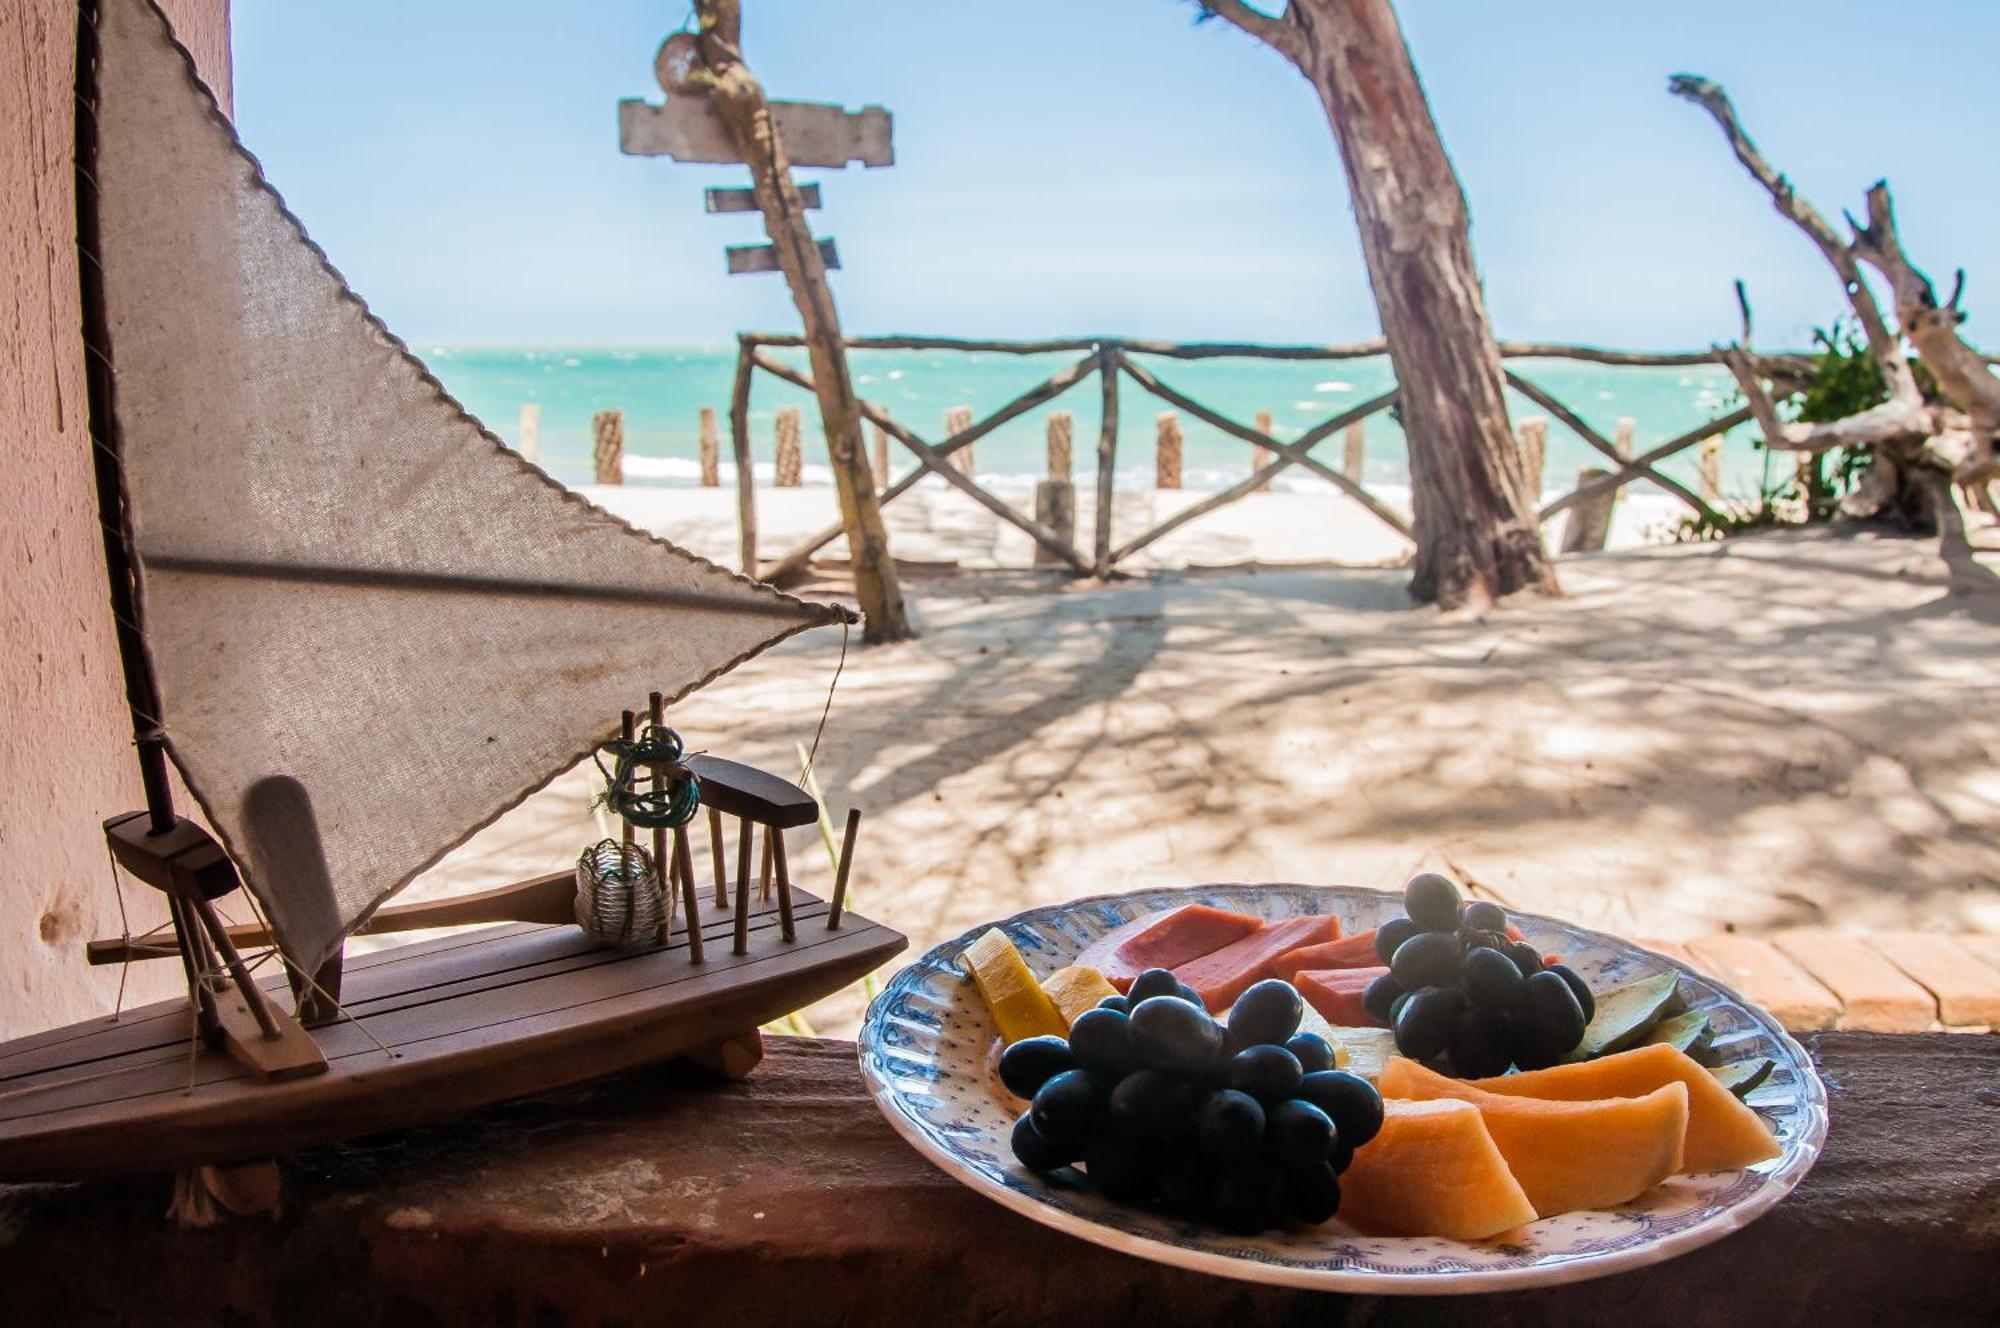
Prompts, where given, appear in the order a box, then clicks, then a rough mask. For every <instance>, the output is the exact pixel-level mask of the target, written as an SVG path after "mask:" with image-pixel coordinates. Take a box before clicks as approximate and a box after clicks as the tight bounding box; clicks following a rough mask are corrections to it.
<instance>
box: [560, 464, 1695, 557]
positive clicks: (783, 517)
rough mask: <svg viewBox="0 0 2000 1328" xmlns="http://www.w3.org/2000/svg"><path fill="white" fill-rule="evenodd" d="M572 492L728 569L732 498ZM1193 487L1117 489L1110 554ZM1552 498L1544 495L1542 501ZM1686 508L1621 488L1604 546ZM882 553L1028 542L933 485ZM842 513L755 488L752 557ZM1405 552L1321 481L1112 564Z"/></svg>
mask: <svg viewBox="0 0 2000 1328" xmlns="http://www.w3.org/2000/svg"><path fill="white" fill-rule="evenodd" d="M980 483H981V484H982V485H984V486H985V487H986V488H987V489H989V490H991V491H992V492H993V494H994V495H995V496H997V497H999V498H1000V499H1002V500H1003V501H1005V502H1007V503H1009V504H1010V505H1012V506H1013V507H1015V508H1016V509H1018V510H1020V511H1024V512H1033V511H1034V509H1035V494H1034V486H1032V485H1030V484H1025V483H1018V482H1009V481H1008V480H1005V479H1000V478H994V477H988V476H982V477H981V478H980ZM579 492H581V493H583V494H585V495H586V496H587V497H589V499H590V500H591V501H592V502H594V503H597V504H599V505H601V506H603V507H606V508H608V509H610V510H611V511H613V512H616V513H617V514H618V515H619V516H621V517H624V518H625V519H626V520H627V521H630V522H632V523H633V524H634V525H638V526H643V527H645V528H646V529H648V530H652V531H655V532H657V533H659V534H661V535H664V536H666V537H667V538H668V539H671V540H673V541H674V542H675V543H677V544H679V545H681V546H682V547H683V548H687V549H692V550H693V551H694V552H696V553H699V554H701V555H702V556H703V557H705V558H712V559H714V560H715V561H717V562H720V563H724V564H726V565H728V566H730V567H735V566H737V565H738V551H737V535H736V530H737V523H736V491H735V490H734V489H733V488H732V489H696V488H668V487H664V486H652V487H648V486H642V485H625V486H598V487H592V488H584V489H581V490H579ZM1370 492H1372V493H1374V494H1375V496H1376V497H1377V498H1378V499H1380V500H1381V501H1382V502H1383V503H1384V504H1386V505H1387V506H1388V507H1390V508H1391V509H1393V510H1395V511H1396V512H1398V513H1400V514H1401V515H1402V516H1403V517H1405V518H1406V519H1407V518H1408V516H1409V514H1410V505H1409V494H1408V491H1407V490H1406V489H1399V488H1397V487H1395V486H1392V485H1376V486H1373V487H1372V488H1371V490H1370ZM1208 496H1209V495H1208V493H1206V492H1200V491H1196V490H1192V489H1178V490H1159V489H1151V488H1136V487H1129V486H1128V487H1123V488H1121V489H1120V490H1119V492H1118V495H1117V500H1116V502H1115V504H1114V505H1113V508H1112V520H1111V535H1112V544H1113V547H1114V548H1116V547H1120V546H1122V545H1123V544H1124V543H1125V542H1126V541H1127V540H1130V539H1133V538H1136V537H1137V536H1139V535H1141V534H1144V533H1145V532H1147V531H1149V530H1151V529H1152V528H1153V527H1154V526H1155V525H1157V524H1158V523H1159V522H1161V521H1164V520H1166V519H1167V518H1168V517H1170V516H1173V515H1175V514H1176V513H1178V512H1181V511H1183V510H1185V509H1186V508H1189V507H1192V506H1194V505H1195V504H1196V503H1198V502H1200V501H1202V500H1203V499H1204V498H1207V497H1208ZM1557 496H1558V495H1557V494H1556V493H1554V492H1550V493H1548V494H1546V495H1544V498H1543V501H1545V502H1546V501H1549V500H1551V499H1554V498H1555V497H1557ZM1684 510H1685V509H1683V508H1681V507H1680V505H1679V504H1678V503H1677V502H1676V501H1675V500H1674V499H1672V498H1670V497H1668V496H1667V495H1666V494H1664V493H1653V492H1650V491H1647V490H1644V489H1631V490H1628V491H1627V492H1626V494H1625V495H1624V496H1623V497H1622V498H1621V499H1620V501H1619V504H1618V507H1617V509H1616V512H1615V514H1614V516H1613V520H1612V528H1611V535H1610V538H1609V540H1608V541H1607V543H1608V546H1609V547H1610V548H1613V549H1621V548H1634V547H1638V546H1640V545H1642V544H1645V543H1646V542H1648V540H1649V538H1651V539H1654V540H1657V538H1658V534H1659V532H1660V531H1662V530H1663V529H1664V528H1666V527H1668V526H1670V525H1672V524H1673V523H1674V522H1675V521H1676V520H1677V519H1678V518H1679V517H1680V515H1681V513H1682V512H1683V511H1684ZM1095 511H1096V507H1095V497H1094V494H1093V493H1092V492H1091V491H1090V487H1089V486H1088V485H1087V484H1085V485H1079V486H1078V491H1077V513H1076V530H1077V538H1076V540H1075V541H1074V542H1075V543H1076V545H1077V547H1078V548H1080V549H1082V550H1083V551H1084V553H1085V554H1086V555H1088V554H1089V552H1090V549H1091V532H1092V530H1093V529H1094V523H1095V521H1096V515H1095ZM882 513H883V517H884V519H885V520H886V521H887V523H888V526H889V543H890V547H891V548H893V549H894V550H895V551H896V556H897V557H898V558H899V559H903V560H906V561H912V562H935V563H957V564H958V565H959V566H961V567H966V568H975V569H992V568H1022V567H1029V566H1032V565H1033V560H1034V550H1035V542H1034V541H1033V540H1032V539H1030V538H1029V537H1028V536H1027V535H1025V534H1023V533H1022V532H1021V531H1020V530H1018V529H1016V528H1015V527H1014V526H1011V525H1009V524H1007V523H1006V522H1004V521H1002V520H1001V519H1000V518H999V517H997V516H995V515H993V513H991V512H989V511H987V510H986V509H985V508H983V507H981V506H980V505H979V504H978V503H976V502H974V501H973V500H972V499H970V498H968V497H966V496H965V495H964V494H962V493H960V492H958V491H957V490H956V489H952V488H948V487H946V486H945V485H943V484H942V483H940V482H939V481H937V480H936V479H934V478H933V479H929V480H926V481H925V482H924V483H923V484H920V485H918V486H916V487H915V488H912V489H910V490H909V491H908V492H906V493H904V494H902V495H901V496H900V497H898V498H896V499H895V500H894V501H893V502H891V503H889V504H888V505H886V506H885V507H884V508H883V509H882ZM839 520H840V509H839V507H838V505H837V504H836V502H835V499H834V495H833V490H832V489H831V488H829V487H801V488H796V489H778V488H772V487H770V486H759V488H758V490H757V529H758V546H757V547H758V554H759V556H760V557H761V558H763V559H764V560H765V561H766V562H767V563H768V562H771V561H775V560H776V559H778V558H781V557H783V556H784V555H785V554H786V553H788V552H790V551H791V549H792V548H793V547H795V546H796V545H797V544H798V543H800V542H801V541H803V540H805V539H806V538H807V537H809V536H811V535H814V534H816V533H818V532H819V531H822V530H824V529H826V528H827V527H829V526H831V525H834V524H836V523H837V522H838V521H839ZM1567 520H1568V517H1567V516H1565V515H1558V516H1557V517H1556V519H1555V520H1554V521H1553V522H1551V523H1550V525H1549V528H1548V530H1547V532H1546V533H1547V537H1548V541H1549V547H1550V548H1560V547H1561V545H1562V531H1563V523H1564V522H1565V521H1567ZM1410 550H1411V545H1410V543H1409V541H1408V540H1405V539H1404V538H1403V537H1402V536H1401V535H1399V534H1397V533H1396V532H1395V531H1394V530H1393V529H1391V528H1390V527H1389V526H1387V525H1385V524H1383V523H1382V522H1381V521H1379V520H1377V519H1376V518H1375V517H1374V516H1373V515H1371V514H1370V513H1369V512H1368V511H1367V510H1366V509H1365V508H1363V507H1362V506H1361V505H1360V504H1359V503H1356V502H1355V501H1354V500H1353V499H1351V498H1349V497H1347V496H1346V495H1345V494H1343V493H1341V492H1340V491H1339V490H1337V489H1335V488H1334V487H1333V486H1332V485H1331V484H1322V483H1314V484H1311V485H1309V486H1307V487H1303V488H1301V489H1298V490H1290V489H1267V490H1264V491H1261V492H1259V493H1255V494H1252V495H1250V496H1248V497H1246V498H1243V499H1239V500H1238V501H1236V502H1234V503H1231V504H1229V505H1227V506H1225V507H1222V508H1218V509H1217V510H1216V511H1213V512H1209V513H1207V514H1205V515H1203V516H1201V517H1198V518H1196V519H1195V520H1192V521H1190V522H1189V523H1188V524H1187V525H1185V526H1182V527H1180V528H1179V529H1178V530H1175V531H1173V532H1172V533H1170V534H1168V535H1165V536H1163V537H1161V538H1160V539H1159V540H1157V541H1156V542H1154V543H1152V544H1149V545H1147V546H1146V547H1145V548H1143V549H1141V550H1139V551H1138V552H1137V553H1136V554H1134V555H1133V556H1132V557H1131V558H1130V559H1128V560H1123V561H1121V562H1120V564H1119V566H1120V567H1121V568H1122V569H1123V570H1127V571H1134V572H1137V571H1158V570H1163V569H1171V570H1178V569H1182V568H1187V567H1224V566H1232V565H1239V564H1243V563H1247V562H1253V561H1255V562H1260V563H1265V564H1274V563H1322V562H1339V563H1349V564H1357V565H1363V566H1379V565H1382V564H1385V563H1392V562H1399V561H1401V560H1402V559H1404V558H1406V557H1408V556H1409V553H1410ZM818 556H819V557H820V558H822V559H826V560H829V561H834V562H839V561H844V560H845V559H846V557H847V541H846V540H845V539H844V538H842V539H837V540H835V541H834V542H833V543H831V544H829V545H828V546H827V547H826V549H825V550H824V551H822V552H821V553H820V554H819V555H818Z"/></svg>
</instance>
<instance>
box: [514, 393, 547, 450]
mask: <svg viewBox="0 0 2000 1328" xmlns="http://www.w3.org/2000/svg"><path fill="white" fill-rule="evenodd" d="M514 450H515V451H516V452H519V453H520V454H521V455H522V456H523V457H525V458H527V459H528V460H529V461H535V460H539V459H540V457H541V454H542V408H541V407H540V406H538V405H536V404H535V403H533V402H532V401H531V402H529V403H528V404H527V405H525V406H523V407H521V432H520V433H519V434H518V435H516V437H515V440H514Z"/></svg>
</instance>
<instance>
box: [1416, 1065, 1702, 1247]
mask: <svg viewBox="0 0 2000 1328" xmlns="http://www.w3.org/2000/svg"><path fill="white" fill-rule="evenodd" d="M1381 1089H1382V1094H1383V1096H1384V1097H1385V1098H1412V1099H1416V1100H1419V1101H1424V1100H1434V1099H1441V1098H1444V1099H1455V1100H1457V1101H1461V1102H1470V1103H1471V1104H1472V1105H1474V1106H1475V1107H1478V1108H1479V1111H1480V1114H1481V1115H1482V1116H1484V1117H1485V1119H1486V1128H1487V1131H1488V1132H1489V1133H1491V1134H1492V1136H1493V1142H1494V1144H1495V1145H1497V1146H1498V1147H1499V1149H1500V1156H1502V1157H1504V1158H1506V1159H1507V1168H1508V1170H1510V1171H1512V1172H1513V1173H1514V1179H1515V1180H1518V1181H1519V1182H1520V1183H1521V1189H1522V1191H1523V1192H1524V1193H1525V1194H1526V1195H1527V1196H1528V1202H1529V1203H1531V1204H1533V1205H1534V1206H1535V1212H1537V1213H1538V1214H1540V1215H1541V1216H1543V1217H1554V1216H1555V1215H1556V1214H1558V1213H1572V1212H1576V1211H1577V1210H1579V1209H1584V1208H1612V1207H1615V1206H1617V1205H1618V1204H1622V1203H1625V1202H1626V1201H1627V1200H1630V1199H1636V1198H1638V1197H1639V1196H1640V1195H1642V1194H1644V1193H1645V1192H1646V1191H1647V1190H1650V1189H1652V1188H1653V1187H1654V1186H1655V1185H1658V1184H1659V1183H1660V1182H1661V1181H1663V1180H1665V1179H1666V1178H1667V1177H1669V1176H1671V1175H1673V1174H1674V1173H1675V1172H1676V1171H1679V1170H1680V1169H1681V1152H1682V1148H1683V1146H1684V1141H1685V1139H1686V1137H1687V1125H1688V1090H1687V1088H1686V1087H1685V1086H1684V1085H1681V1084H1678V1083H1670V1084H1663V1085H1662V1086H1660V1087H1659V1088H1656V1089H1654V1090H1653V1091H1652V1092H1650V1093H1647V1094H1645V1095H1644V1096H1643V1097H1612V1098H1600V1099H1597V1100H1594V1101H1581V1102H1572V1101H1546V1100H1544V1099H1541V1098H1531V1097H1509V1096H1507V1095H1505V1094H1501V1093H1490V1092H1487V1091H1485V1090H1484V1089H1480V1088H1475V1087H1473V1086H1471V1085H1469V1084H1467V1083H1465V1082H1464V1081H1462V1080H1458V1079H1448V1078H1446V1077H1445V1076H1444V1075H1441V1074H1439V1073H1437V1072H1436V1071H1435V1070H1428V1069H1425V1068H1424V1067H1423V1066H1421V1065H1419V1064H1417V1063H1416V1062H1415V1061H1412V1060H1405V1059H1404V1058H1402V1057H1400V1056H1399V1057H1397V1058H1396V1059H1394V1060H1392V1061H1390V1062H1389V1064H1388V1065H1387V1066H1385V1067H1384V1068H1383V1071H1382V1078H1381Z"/></svg>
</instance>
